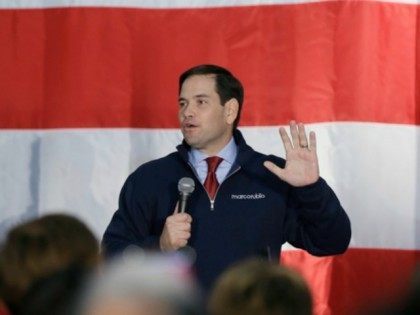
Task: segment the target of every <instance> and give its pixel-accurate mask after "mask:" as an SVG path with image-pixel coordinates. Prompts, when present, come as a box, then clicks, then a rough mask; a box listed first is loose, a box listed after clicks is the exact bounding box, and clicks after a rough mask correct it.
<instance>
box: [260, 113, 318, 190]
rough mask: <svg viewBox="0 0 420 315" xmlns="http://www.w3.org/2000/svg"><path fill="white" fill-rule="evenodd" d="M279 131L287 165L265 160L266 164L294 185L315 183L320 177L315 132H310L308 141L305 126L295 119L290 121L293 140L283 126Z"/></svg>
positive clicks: (282, 178) (281, 177) (273, 171)
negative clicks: (281, 166)
mask: <svg viewBox="0 0 420 315" xmlns="http://www.w3.org/2000/svg"><path fill="white" fill-rule="evenodd" d="M279 132H280V136H281V139H282V141H283V145H284V148H285V150H286V165H285V167H284V168H280V167H278V166H277V165H275V164H274V163H272V162H270V161H265V162H264V166H265V167H266V168H267V169H268V170H270V171H271V172H272V173H274V174H275V175H276V176H277V177H279V178H280V179H281V180H283V181H285V182H287V183H289V184H290V185H292V186H295V187H302V186H307V185H310V184H313V183H315V182H316V181H317V180H318V178H319V166H318V157H317V154H316V138H315V132H313V131H311V132H310V133H309V141H308V137H307V136H306V131H305V126H304V125H303V124H302V123H299V124H296V122H294V121H291V122H290V134H291V136H292V139H291V140H290V138H289V136H288V135H287V132H286V130H285V129H284V128H283V127H280V129H279Z"/></svg>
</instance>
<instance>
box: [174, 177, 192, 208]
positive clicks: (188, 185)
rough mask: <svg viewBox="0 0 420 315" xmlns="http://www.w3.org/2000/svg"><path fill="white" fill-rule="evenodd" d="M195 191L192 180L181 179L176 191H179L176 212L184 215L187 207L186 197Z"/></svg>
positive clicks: (187, 178) (188, 178)
mask: <svg viewBox="0 0 420 315" xmlns="http://www.w3.org/2000/svg"><path fill="white" fill-rule="evenodd" d="M194 189H195V183H194V180H193V179H192V178H190V177H183V178H181V179H180V180H179V182H178V191H179V204H178V210H179V213H184V212H185V209H186V207H187V200H188V197H189V196H190V195H191V193H192V192H193V191H194Z"/></svg>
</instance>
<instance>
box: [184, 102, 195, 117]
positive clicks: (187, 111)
mask: <svg viewBox="0 0 420 315" xmlns="http://www.w3.org/2000/svg"><path fill="white" fill-rule="evenodd" d="M181 113H182V116H184V117H185V118H190V117H193V116H194V109H193V107H192V106H191V104H186V105H184V106H183V107H182V109H181Z"/></svg>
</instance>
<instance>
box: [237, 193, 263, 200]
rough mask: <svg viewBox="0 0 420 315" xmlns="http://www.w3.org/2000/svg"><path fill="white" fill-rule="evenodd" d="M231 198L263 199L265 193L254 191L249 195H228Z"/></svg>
mask: <svg viewBox="0 0 420 315" xmlns="http://www.w3.org/2000/svg"><path fill="white" fill-rule="evenodd" d="M230 198H231V199H238V200H240V199H264V198H265V195H264V194H262V193H255V194H251V195H233V194H232V195H230Z"/></svg>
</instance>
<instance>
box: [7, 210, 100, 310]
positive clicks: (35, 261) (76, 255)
mask: <svg viewBox="0 0 420 315" xmlns="http://www.w3.org/2000/svg"><path fill="white" fill-rule="evenodd" d="M98 261H99V245H98V241H97V240H96V238H95V236H94V235H93V234H92V232H91V231H90V230H89V228H88V227H87V226H86V225H85V224H83V223H82V222H81V221H79V220H78V219H76V218H74V217H71V216H69V215H65V214H51V215H46V216H43V217H41V218H37V219H33V220H31V221H29V222H26V223H24V224H21V225H19V226H16V227H15V228H13V229H12V230H10V231H9V233H8V234H7V237H6V240H5V243H4V244H3V245H2V247H1V249H0V297H1V299H3V301H4V302H5V304H6V305H7V306H8V308H9V309H10V311H11V313H12V314H19V312H20V305H21V304H22V299H23V297H24V296H25V295H26V294H27V293H28V290H29V288H30V287H31V286H32V285H34V283H36V282H37V281H38V280H40V279H42V278H44V277H48V276H50V275H53V274H54V273H56V272H59V271H60V270H63V269H66V268H69V267H70V266H72V265H78V266H81V267H86V268H91V267H94V266H96V265H97V263H98Z"/></svg>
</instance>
